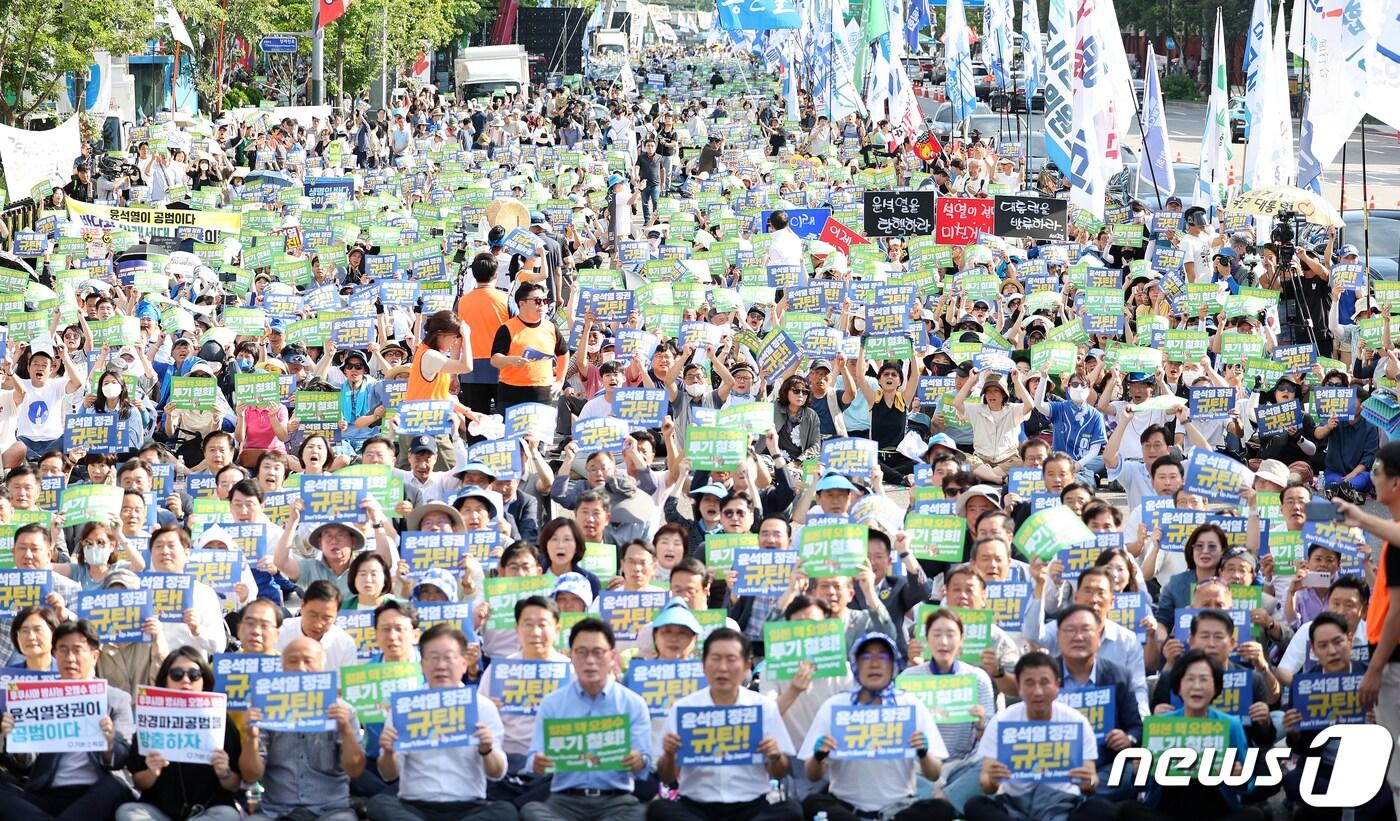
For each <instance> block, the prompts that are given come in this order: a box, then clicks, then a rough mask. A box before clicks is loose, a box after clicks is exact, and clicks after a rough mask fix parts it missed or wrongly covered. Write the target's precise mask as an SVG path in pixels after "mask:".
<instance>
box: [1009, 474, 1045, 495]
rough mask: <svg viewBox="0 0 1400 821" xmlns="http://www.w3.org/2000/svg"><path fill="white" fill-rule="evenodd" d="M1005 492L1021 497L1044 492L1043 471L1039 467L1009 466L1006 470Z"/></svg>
mask: <svg viewBox="0 0 1400 821" xmlns="http://www.w3.org/2000/svg"><path fill="white" fill-rule="evenodd" d="M1006 492H1007V493H1014V494H1016V495H1017V496H1020V497H1021V498H1022V499H1026V498H1029V497H1030V496H1031V495H1032V494H1035V493H1044V492H1045V472H1044V471H1042V470H1040V469H1039V468H1010V469H1008V470H1007V471H1006Z"/></svg>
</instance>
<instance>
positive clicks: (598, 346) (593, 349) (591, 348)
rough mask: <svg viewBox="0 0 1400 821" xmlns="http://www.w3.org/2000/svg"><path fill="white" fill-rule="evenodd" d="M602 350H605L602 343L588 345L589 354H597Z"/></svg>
mask: <svg viewBox="0 0 1400 821" xmlns="http://www.w3.org/2000/svg"><path fill="white" fill-rule="evenodd" d="M602 349H603V343H602V342H590V343H588V352H589V353H597V352H598V351H600V350H602Z"/></svg>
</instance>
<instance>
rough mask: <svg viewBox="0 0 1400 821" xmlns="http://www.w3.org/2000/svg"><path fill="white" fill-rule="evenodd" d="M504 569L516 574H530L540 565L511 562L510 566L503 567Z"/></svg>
mask: <svg viewBox="0 0 1400 821" xmlns="http://www.w3.org/2000/svg"><path fill="white" fill-rule="evenodd" d="M502 567H504V568H505V569H506V570H513V571H515V572H516V573H529V572H530V571H532V570H534V569H536V568H538V567H539V565H537V564H535V563H534V562H511V563H510V564H507V565H502Z"/></svg>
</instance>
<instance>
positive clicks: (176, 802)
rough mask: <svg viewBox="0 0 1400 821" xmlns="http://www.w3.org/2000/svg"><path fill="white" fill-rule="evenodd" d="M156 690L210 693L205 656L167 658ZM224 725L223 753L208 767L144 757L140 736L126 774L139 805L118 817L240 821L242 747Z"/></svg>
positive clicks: (191, 652) (189, 650)
mask: <svg viewBox="0 0 1400 821" xmlns="http://www.w3.org/2000/svg"><path fill="white" fill-rule="evenodd" d="M156 686H157V687H168V688H170V689H172V690H185V691H189V692H201V691H202V692H208V691H211V690H213V689H214V671H213V670H212V669H210V667H209V664H208V663H207V662H205V661H204V654H203V653H201V652H200V651H199V650H196V649H195V648H193V647H190V646H189V645H185V646H184V647H181V648H180V649H178V650H176V651H174V652H173V653H171V654H170V655H168V656H166V657H165V661H164V662H163V663H162V664H161V665H160V670H158V671H157V672H156ZM137 711H138V712H139V711H140V707H137ZM224 719H225V721H224V748H223V749H222V750H215V751H214V752H213V753H212V754H211V755H210V757H209V763H208V764H187V763H184V762H172V761H168V760H166V758H165V756H163V755H161V754H160V753H159V752H142V751H141V735H140V733H139V732H138V733H137V735H136V738H135V739H134V740H133V742H132V744H131V759H130V760H129V761H128V762H127V769H128V770H130V771H131V777H132V780H133V781H134V782H135V783H136V788H137V789H139V790H140V791H141V802H140V804H139V805H138V806H137V807H131V806H130V805H129V804H128V805H127V808H126V809H125V810H118V813H117V814H118V815H123V814H124V812H130V811H132V810H138V811H139V810H145V811H146V813H147V814H148V815H149V816H150V817H151V818H169V819H171V821H195V819H198V821H238V819H239V818H240V817H241V816H240V813H239V811H238V807H237V805H236V801H237V796H238V791H239V788H240V787H241V786H242V781H243V776H242V775H240V774H239V772H238V755H239V753H240V752H241V751H242V745H241V744H240V743H239V738H238V729H237V728H236V727H234V726H233V723H232V722H231V721H228V717H227V715H225V717H224Z"/></svg>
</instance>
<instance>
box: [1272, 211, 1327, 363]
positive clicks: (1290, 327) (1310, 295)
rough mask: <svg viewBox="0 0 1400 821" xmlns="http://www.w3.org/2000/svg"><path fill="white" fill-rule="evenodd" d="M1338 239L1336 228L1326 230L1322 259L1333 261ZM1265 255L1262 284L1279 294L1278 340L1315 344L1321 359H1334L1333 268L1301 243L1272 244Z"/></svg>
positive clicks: (1283, 242) (1277, 242) (1278, 242)
mask: <svg viewBox="0 0 1400 821" xmlns="http://www.w3.org/2000/svg"><path fill="white" fill-rule="evenodd" d="M1276 233H1277V232H1276ZM1290 236H1291V231H1290ZM1336 236H1337V232H1336V229H1335V228H1329V229H1327V245H1326V247H1325V249H1324V250H1323V251H1322V252H1321V254H1320V259H1326V260H1330V259H1331V258H1332V243H1333V242H1334V241H1335V240H1336ZM1264 252H1265V253H1264V276H1263V277H1261V278H1260V282H1259V284H1260V285H1262V286H1263V287H1265V288H1272V289H1274V290H1277V291H1278V292H1279V297H1280V298H1279V307H1280V309H1281V310H1280V316H1279V323H1280V326H1281V327H1280V334H1279V336H1280V339H1279V341H1280V342H1284V343H1294V344H1297V343H1303V342H1313V343H1314V344H1315V345H1316V346H1317V353H1318V355H1319V356H1326V357H1330V356H1332V333H1331V331H1329V330H1328V328H1327V316H1328V311H1329V309H1330V308H1331V305H1332V294H1331V291H1330V290H1329V288H1330V285H1329V283H1328V278H1329V277H1330V275H1331V269H1330V268H1329V267H1328V266H1326V265H1324V264H1323V263H1322V262H1321V261H1320V259H1319V257H1318V256H1314V255H1313V254H1312V253H1309V251H1308V249H1307V248H1305V247H1304V246H1303V245H1301V244H1299V245H1295V244H1293V243H1292V242H1286V241H1276V242H1271V243H1269V244H1268V245H1265V246H1264ZM1271 256H1272V257H1273V258H1274V259H1277V260H1278V262H1277V263H1276V264H1273V265H1271V264H1270V258H1271Z"/></svg>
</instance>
